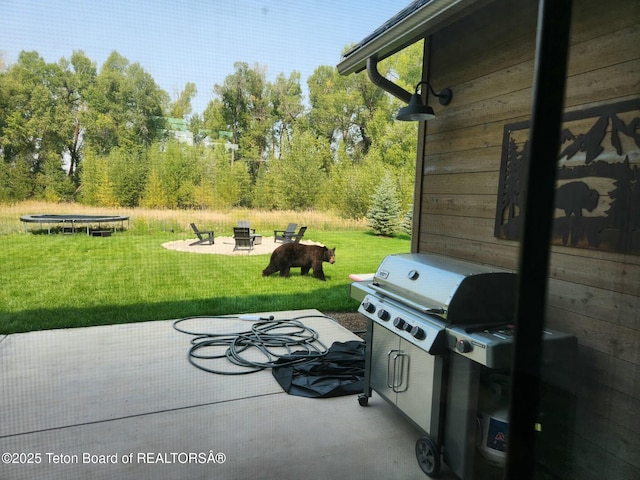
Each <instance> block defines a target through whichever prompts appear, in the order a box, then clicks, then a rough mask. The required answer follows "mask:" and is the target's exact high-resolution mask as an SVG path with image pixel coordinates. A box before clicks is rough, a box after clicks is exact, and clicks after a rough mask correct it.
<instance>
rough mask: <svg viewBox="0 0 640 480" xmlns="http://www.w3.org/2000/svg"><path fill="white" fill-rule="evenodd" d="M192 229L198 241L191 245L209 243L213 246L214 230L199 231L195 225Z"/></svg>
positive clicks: (193, 224) (192, 225)
mask: <svg viewBox="0 0 640 480" xmlns="http://www.w3.org/2000/svg"><path fill="white" fill-rule="evenodd" d="M191 228H192V229H193V231H194V232H195V234H196V235H197V236H198V240H196V241H195V242H193V243H190V244H189V245H203V244H205V243H208V244H209V245H213V230H198V227H196V224H195V223H192V224H191Z"/></svg>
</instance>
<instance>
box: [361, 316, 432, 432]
mask: <svg viewBox="0 0 640 480" xmlns="http://www.w3.org/2000/svg"><path fill="white" fill-rule="evenodd" d="M441 361H442V359H441V358H440V357H437V356H433V355H431V354H429V353H427V352H425V351H424V350H422V349H420V348H418V347H416V346H414V345H413V344H411V343H409V342H407V341H406V340H404V339H402V338H401V337H400V336H399V335H396V334H395V333H393V332H392V331H390V330H387V329H386V328H384V327H382V326H380V325H378V324H376V323H375V322H374V323H373V335H372V352H371V387H372V388H373V389H374V390H375V391H376V392H377V393H378V394H379V395H381V396H382V397H384V398H385V399H386V400H387V401H388V402H390V403H392V404H393V405H395V406H396V407H398V409H400V410H401V411H402V412H403V413H404V414H405V415H406V416H407V417H409V418H410V419H411V420H412V421H413V422H414V423H416V424H417V425H418V426H419V427H420V428H422V429H423V430H424V431H425V432H431V430H432V429H435V430H436V431H434V432H433V434H434V435H436V436H437V428H436V427H437V419H438V418H439V412H440V410H439V409H440V401H439V399H440V395H441V388H442V385H441V380H442V363H441Z"/></svg>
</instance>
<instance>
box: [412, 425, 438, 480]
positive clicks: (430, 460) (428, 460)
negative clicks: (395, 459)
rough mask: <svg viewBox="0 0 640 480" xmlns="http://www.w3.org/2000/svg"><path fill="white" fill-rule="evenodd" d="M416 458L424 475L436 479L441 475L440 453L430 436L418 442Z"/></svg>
mask: <svg viewBox="0 0 640 480" xmlns="http://www.w3.org/2000/svg"><path fill="white" fill-rule="evenodd" d="M416 457H417V459H418V464H419V465H420V468H421V469H422V471H423V472H424V473H426V474H427V475H429V476H430V477H435V476H437V475H438V473H440V452H439V451H438V448H437V447H436V444H435V443H434V442H433V440H431V438H430V437H429V436H428V435H425V436H424V437H422V438H420V439H418V441H417V442H416Z"/></svg>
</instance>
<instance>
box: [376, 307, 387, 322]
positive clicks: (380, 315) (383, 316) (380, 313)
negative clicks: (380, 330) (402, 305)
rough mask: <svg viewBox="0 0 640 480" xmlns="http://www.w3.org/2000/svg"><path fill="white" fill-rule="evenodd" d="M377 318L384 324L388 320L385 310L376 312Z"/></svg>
mask: <svg viewBox="0 0 640 480" xmlns="http://www.w3.org/2000/svg"><path fill="white" fill-rule="evenodd" d="M378 318H379V319H380V320H382V321H383V322H386V321H387V320H389V312H387V311H386V310H383V309H380V310H379V311H378Z"/></svg>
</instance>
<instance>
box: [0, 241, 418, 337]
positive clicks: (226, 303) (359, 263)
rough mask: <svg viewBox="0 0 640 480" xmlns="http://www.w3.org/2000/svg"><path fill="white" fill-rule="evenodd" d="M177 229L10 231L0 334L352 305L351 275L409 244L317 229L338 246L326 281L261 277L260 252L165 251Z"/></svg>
mask: <svg viewBox="0 0 640 480" xmlns="http://www.w3.org/2000/svg"><path fill="white" fill-rule="evenodd" d="M185 238H190V237H189V236H188V235H185V234H184V233H169V232H167V233H146V234H143V233H135V232H130V231H127V232H118V233H116V234H115V235H113V236H111V237H108V238H101V237H90V236H87V235H84V234H79V233H77V234H75V235H62V234H52V235H46V234H31V233H29V234H10V235H3V236H2V237H1V238H0V244H1V245H2V248H1V249H0V285H2V288H1V289H0V333H15V332H25V331H31V330H44V329H51V328H65V327H80V326H89V325H103V324H114V323H128V322H138V321H149V320H162V319H173V318H182V317H187V316H194V315H224V314H235V313H248V312H260V311H279V310H292V309H304V308H316V309H318V310H320V311H324V312H332V311H355V309H356V308H357V302H355V301H354V300H353V299H351V298H350V297H349V291H348V285H349V283H350V281H349V278H348V275H349V274H350V273H366V272H374V271H375V270H376V268H377V267H378V265H379V263H380V262H381V261H382V259H383V258H384V257H385V256H386V255H388V254H391V253H400V252H408V251H409V250H410V241H409V238H408V237H407V236H406V235H399V236H398V237H396V238H385V237H377V236H375V235H373V234H371V233H369V232H364V231H326V232H325V231H316V232H314V233H313V234H312V235H310V237H309V239H310V240H314V241H318V242H322V243H324V244H325V245H327V246H328V247H330V248H331V247H336V263H335V264H334V265H330V264H325V267H324V271H325V275H326V277H327V281H326V282H322V281H319V280H317V279H314V278H312V277H311V276H309V277H301V276H300V269H297V268H296V269H292V276H291V277H290V278H280V277H278V276H277V275H274V276H272V277H268V278H263V277H262V275H261V272H262V269H263V268H265V267H266V265H267V264H268V262H269V256H268V255H256V256H224V255H202V254H196V253H185V252H177V251H172V250H167V249H165V248H163V247H162V244H163V243H164V242H168V241H172V240H179V239H185Z"/></svg>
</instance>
